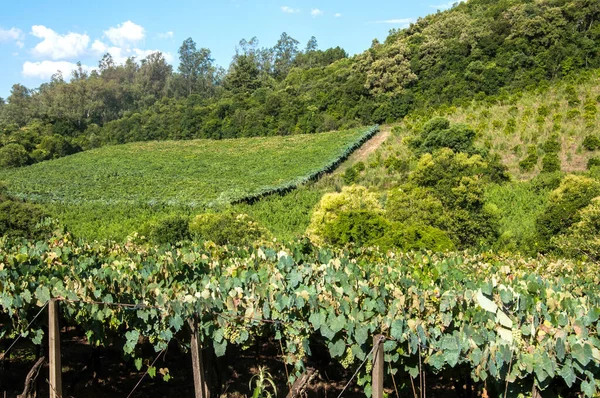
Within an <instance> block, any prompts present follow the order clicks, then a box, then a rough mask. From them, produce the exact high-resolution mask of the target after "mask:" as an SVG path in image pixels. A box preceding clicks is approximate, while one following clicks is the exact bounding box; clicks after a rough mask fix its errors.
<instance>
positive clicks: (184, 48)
mask: <svg viewBox="0 0 600 398" xmlns="http://www.w3.org/2000/svg"><path fill="white" fill-rule="evenodd" d="M213 61H214V60H213V59H212V58H211V53H210V50H209V49H208V48H201V49H200V50H197V49H196V43H195V42H194V40H192V38H191V37H189V38H187V39H185V40H184V41H183V44H181V47H179V73H180V74H181V76H182V78H183V82H184V87H185V93H186V95H190V94H192V93H198V94H201V95H205V96H209V94H210V91H211V89H212V87H213V85H214V80H213V79H214V72H215V68H214V67H213Z"/></svg>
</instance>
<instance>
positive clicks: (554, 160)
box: [542, 152, 560, 173]
mask: <svg viewBox="0 0 600 398" xmlns="http://www.w3.org/2000/svg"><path fill="white" fill-rule="evenodd" d="M557 171H560V158H559V155H558V153H555V152H549V153H546V154H545V155H544V157H543V158H542V172H544V173H554V172H557Z"/></svg>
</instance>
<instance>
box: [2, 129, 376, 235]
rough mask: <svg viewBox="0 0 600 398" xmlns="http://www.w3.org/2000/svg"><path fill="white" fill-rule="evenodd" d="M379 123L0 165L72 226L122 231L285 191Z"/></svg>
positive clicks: (18, 191) (334, 161)
mask: <svg viewBox="0 0 600 398" xmlns="http://www.w3.org/2000/svg"><path fill="white" fill-rule="evenodd" d="M377 131H379V129H378V127H377V126H375V127H370V128H359V129H353V130H347V131H339V132H331V133H322V134H312V135H294V136H287V137H266V138H247V139H234V140H220V141H213V140H194V141H168V142H143V143H134V144H126V145H118V146H108V147H103V148H100V149H96V150H91V151H86V152H84V153H80V154H76V155H72V156H68V157H65V158H61V159H57V160H53V161H47V162H42V163H39V164H35V165H32V166H30V167H25V168H20V169H15V170H5V171H1V172H0V180H1V181H5V182H6V183H7V185H8V189H9V192H10V193H11V194H12V195H14V196H16V197H20V198H23V199H27V200H30V201H34V202H38V203H44V204H46V205H47V206H48V208H49V209H51V211H52V213H53V215H54V216H55V217H57V218H58V219H60V220H61V222H63V223H64V224H66V225H68V226H69V228H71V230H72V231H73V232H75V233H76V234H77V235H79V236H85V237H87V238H90V239H92V238H98V239H105V238H116V239H123V238H125V237H126V236H127V235H128V234H130V233H131V232H133V231H134V230H136V228H139V227H140V225H141V224H142V223H143V222H144V221H147V220H148V219H150V218H152V217H156V216H157V215H158V214H169V213H173V212H179V213H190V212H193V211H194V209H198V210H197V211H201V210H202V209H204V208H207V207H209V208H218V207H220V206H223V205H226V204H229V203H232V202H240V201H248V200H250V201H251V200H255V199H258V198H261V197H263V196H265V195H269V194H271V193H276V192H286V191H288V190H290V189H293V188H295V187H296V186H298V185H300V184H303V183H305V182H307V181H310V180H312V179H315V178H316V177H318V176H319V175H321V174H322V173H324V172H329V171H331V170H333V169H334V168H335V167H336V166H337V165H338V164H339V163H340V162H341V161H343V160H345V159H346V158H347V157H348V156H349V155H350V154H351V153H352V152H353V151H354V150H355V149H357V148H358V147H360V146H361V145H362V144H363V143H364V141H366V140H368V139H369V138H370V137H372V136H373V135H374V134H375V133H376V132H377Z"/></svg>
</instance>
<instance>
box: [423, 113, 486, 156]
mask: <svg viewBox="0 0 600 398" xmlns="http://www.w3.org/2000/svg"><path fill="white" fill-rule="evenodd" d="M474 140H475V131H473V130H472V129H471V128H470V127H469V126H467V125H464V124H454V125H450V122H449V121H448V120H447V119H444V118H434V119H432V120H430V121H429V122H427V123H426V124H425V126H423V129H422V131H421V134H420V136H419V137H418V138H415V139H414V140H413V141H411V146H412V148H413V150H414V151H415V153H417V154H422V153H427V152H429V153H432V152H434V151H436V150H438V149H441V148H450V149H452V150H454V151H455V152H467V153H472V152H473V151H474V149H473V142H474Z"/></svg>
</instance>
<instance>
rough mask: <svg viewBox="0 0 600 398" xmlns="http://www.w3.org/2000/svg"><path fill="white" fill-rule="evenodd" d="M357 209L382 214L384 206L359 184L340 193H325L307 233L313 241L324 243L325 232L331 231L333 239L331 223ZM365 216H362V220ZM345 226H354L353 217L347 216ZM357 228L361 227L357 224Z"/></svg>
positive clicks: (312, 217)
mask: <svg viewBox="0 0 600 398" xmlns="http://www.w3.org/2000/svg"><path fill="white" fill-rule="evenodd" d="M357 211H358V212H360V211H364V212H367V213H364V214H380V213H382V208H381V204H380V203H379V201H378V199H377V196H376V195H375V194H373V193H371V192H369V191H368V190H367V189H366V188H365V187H362V186H359V185H352V186H346V187H344V188H343V189H342V192H339V193H328V194H325V195H323V197H322V198H321V201H320V202H319V203H318V204H317V206H316V207H315V209H314V211H313V214H312V216H311V219H310V224H309V225H308V228H307V230H306V235H307V236H308V237H309V238H310V239H311V240H312V241H313V242H316V243H324V242H325V241H326V239H325V234H326V233H330V235H328V237H327V239H329V240H331V233H332V231H333V229H334V228H333V227H329V225H330V224H334V223H335V222H336V221H337V219H338V218H339V217H340V216H341V215H342V214H345V213H350V214H351V215H352V214H354V212H357ZM356 214H362V213H356ZM364 218H365V217H362V216H361V220H363V219H364ZM378 222H379V221H378ZM343 226H344V228H346V227H350V228H351V227H352V224H351V217H350V219H349V218H348V216H347V217H346V221H345V222H344V225H343ZM356 228H361V227H360V226H357V227H356Z"/></svg>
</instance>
